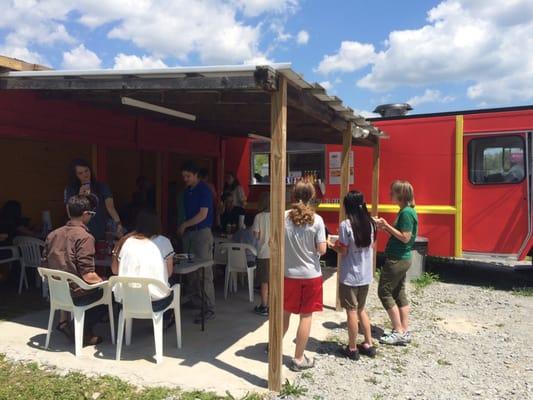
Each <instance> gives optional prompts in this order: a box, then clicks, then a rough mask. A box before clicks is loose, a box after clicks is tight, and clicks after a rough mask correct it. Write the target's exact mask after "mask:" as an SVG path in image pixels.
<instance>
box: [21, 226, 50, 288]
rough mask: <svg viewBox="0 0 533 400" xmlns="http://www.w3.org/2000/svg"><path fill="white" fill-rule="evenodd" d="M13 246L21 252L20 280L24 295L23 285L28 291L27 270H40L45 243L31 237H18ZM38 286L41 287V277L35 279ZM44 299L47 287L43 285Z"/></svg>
mask: <svg viewBox="0 0 533 400" xmlns="http://www.w3.org/2000/svg"><path fill="white" fill-rule="evenodd" d="M13 245H14V246H17V247H18V248H19V250H20V280H19V292H18V293H19V294H21V293H22V283H23V282H24V283H25V285H26V289H28V279H27V277H26V268H39V267H40V266H41V261H42V253H43V249H44V242H43V241H42V240H39V239H36V238H34V237H30V236H17V237H16V238H14V239H13ZM35 281H36V283H37V286H39V285H40V280H39V277H38V276H36V279H35ZM42 292H43V297H45V296H46V285H42Z"/></svg>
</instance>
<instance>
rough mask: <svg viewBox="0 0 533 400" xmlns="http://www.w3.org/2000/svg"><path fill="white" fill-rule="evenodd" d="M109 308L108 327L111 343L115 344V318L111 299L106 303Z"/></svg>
mask: <svg viewBox="0 0 533 400" xmlns="http://www.w3.org/2000/svg"><path fill="white" fill-rule="evenodd" d="M107 309H108V310H109V328H110V329H111V343H113V344H115V318H114V315H113V304H112V303H111V301H110V302H109V304H108V305H107Z"/></svg>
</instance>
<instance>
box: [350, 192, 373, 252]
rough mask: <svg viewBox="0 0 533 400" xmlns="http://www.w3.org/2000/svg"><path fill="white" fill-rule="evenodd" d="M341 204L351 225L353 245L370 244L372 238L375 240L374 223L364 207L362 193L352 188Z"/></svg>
mask: <svg viewBox="0 0 533 400" xmlns="http://www.w3.org/2000/svg"><path fill="white" fill-rule="evenodd" d="M343 204H344V210H345V211H346V217H347V218H348V220H349V221H350V224H351V225H352V231H353V236H354V237H353V238H354V241H355V245H356V246H357V247H368V246H370V245H371V244H372V240H376V223H375V222H374V220H373V219H372V217H371V216H370V214H369V212H368V209H367V208H366V203H365V198H364V196H363V194H362V193H361V192H358V191H357V190H352V191H351V192H349V193H348V194H347V195H346V196H345V197H344V201H343ZM372 236H373V238H372Z"/></svg>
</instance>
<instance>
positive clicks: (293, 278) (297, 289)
mask: <svg viewBox="0 0 533 400" xmlns="http://www.w3.org/2000/svg"><path fill="white" fill-rule="evenodd" d="M314 196H315V189H314V187H313V185H312V184H311V183H308V182H299V183H298V184H296V186H295V188H294V192H293V199H294V203H293V205H292V207H291V209H290V210H288V211H287V212H286V214H285V290H284V298H283V307H284V313H283V328H284V331H283V334H285V333H287V330H288V329H289V322H290V318H291V314H299V315H300V324H299V326H298V333H297V336H296V350H295V353H294V358H293V359H292V360H291V362H290V365H289V367H290V369H291V370H293V371H302V370H304V369H308V368H312V367H313V366H314V360H312V359H309V358H307V356H305V355H304V351H305V347H306V345H307V341H308V340H309V335H310V333H311V324H312V318H313V312H315V311H322V270H321V268H320V256H321V255H323V254H324V253H325V252H326V249H327V246H326V227H325V225H324V221H323V219H322V218H321V217H320V215H318V214H316V213H315V210H314V208H313V207H312V205H311V200H312V199H313V198H314Z"/></svg>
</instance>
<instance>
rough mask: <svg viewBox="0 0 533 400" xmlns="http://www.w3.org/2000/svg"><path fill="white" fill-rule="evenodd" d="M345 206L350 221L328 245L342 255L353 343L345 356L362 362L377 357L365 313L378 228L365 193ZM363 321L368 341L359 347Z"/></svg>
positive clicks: (342, 292)
mask: <svg viewBox="0 0 533 400" xmlns="http://www.w3.org/2000/svg"><path fill="white" fill-rule="evenodd" d="M343 206H344V210H345V211H346V219H345V220H344V221H342V222H341V224H340V227H339V239H338V240H337V242H335V243H331V241H328V245H329V246H330V247H331V248H333V249H334V250H335V251H336V252H337V253H339V254H340V255H341V263H340V276H339V296H340V302H341V305H342V307H343V308H344V309H345V310H346V316H347V320H348V321H347V325H348V339H349V343H348V346H347V347H346V348H345V349H344V354H345V356H346V357H348V358H350V359H352V360H358V359H359V353H361V354H364V355H366V356H369V357H375V356H376V349H375V347H374V346H373V344H372V332H371V328H370V320H369V318H368V314H367V313H366V309H365V303H366V297H367V295H368V288H369V285H370V283H371V282H372V269H373V268H372V263H373V260H374V243H375V240H376V224H375V222H374V220H373V219H372V217H371V216H370V214H369V212H368V210H367V207H366V203H365V199H364V197H363V194H362V193H360V192H358V191H355V190H354V191H351V192H349V193H348V194H347V195H346V197H345V198H344V200H343ZM359 321H360V322H361V326H362V327H363V333H364V336H365V341H364V342H363V343H361V344H360V345H357V333H358V324H359Z"/></svg>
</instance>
